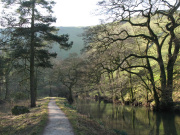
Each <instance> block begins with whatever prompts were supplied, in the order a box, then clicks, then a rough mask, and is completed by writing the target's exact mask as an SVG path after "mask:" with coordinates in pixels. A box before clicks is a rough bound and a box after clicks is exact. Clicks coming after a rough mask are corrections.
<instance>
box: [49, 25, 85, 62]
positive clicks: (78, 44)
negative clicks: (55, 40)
mask: <svg viewBox="0 0 180 135" xmlns="http://www.w3.org/2000/svg"><path fill="white" fill-rule="evenodd" d="M59 29H60V30H59V32H58V34H59V35H62V34H68V35H69V41H73V46H72V48H71V49H69V50H63V49H60V48H59V45H58V44H54V45H53V47H52V49H51V51H52V52H56V53H57V59H65V58H67V57H68V56H69V54H70V53H77V54H80V50H81V49H82V48H83V40H82V37H80V35H81V34H82V33H83V27H59Z"/></svg>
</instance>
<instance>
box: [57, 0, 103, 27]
mask: <svg viewBox="0 0 180 135" xmlns="http://www.w3.org/2000/svg"><path fill="white" fill-rule="evenodd" d="M54 1H55V2H56V5H55V7H54V15H55V16H56V18H57V22H56V26H92V25H97V24H100V21H99V19H100V17H99V16H97V15H95V14H96V9H97V8H98V6H97V5H96V4H97V2H98V1H99V0H54Z"/></svg>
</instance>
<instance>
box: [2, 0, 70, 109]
mask: <svg viewBox="0 0 180 135" xmlns="http://www.w3.org/2000/svg"><path fill="white" fill-rule="evenodd" d="M2 2H4V3H5V4H6V7H8V6H9V7H13V8H15V7H17V8H16V9H15V10H16V17H15V20H14V21H13V24H11V23H7V24H8V25H7V26H6V27H8V28H9V27H11V28H12V33H11V38H12V39H13V40H12V42H11V47H13V48H14V50H16V51H15V53H14V54H15V57H17V58H25V59H27V61H29V65H28V66H29V71H30V95H31V107H35V106H36V90H35V74H34V70H35V66H41V67H51V66H52V65H51V63H50V61H49V60H50V58H51V57H55V56H56V54H55V53H50V52H49V51H48V47H50V46H51V44H52V43H53V42H57V43H58V44H60V46H63V47H65V48H70V47H71V46H72V42H71V43H69V42H68V40H69V37H68V35H60V36H59V35H56V32H57V31H58V29H57V28H55V27H53V26H51V24H52V23H55V22H56V18H55V17H53V16H52V13H53V10H52V7H53V5H54V4H55V2H54V1H52V0H10V1H7V0H2Z"/></svg>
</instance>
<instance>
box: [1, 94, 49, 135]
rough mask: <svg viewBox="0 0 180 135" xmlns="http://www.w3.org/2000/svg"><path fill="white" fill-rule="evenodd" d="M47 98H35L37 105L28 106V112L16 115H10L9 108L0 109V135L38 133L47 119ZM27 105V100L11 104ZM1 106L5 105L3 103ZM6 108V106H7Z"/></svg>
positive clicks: (36, 134) (35, 134) (31, 134)
mask: <svg viewBox="0 0 180 135" xmlns="http://www.w3.org/2000/svg"><path fill="white" fill-rule="evenodd" d="M48 102H49V98H48V97H47V98H41V99H38V100H37V107H35V108H29V110H30V113H26V114H21V115H18V116H15V115H12V114H11V110H10V109H7V110H6V111H3V110H2V108H1V111H0V134H1V135H40V134H41V133H42V131H43V129H44V127H45V125H46V123H47V120H48V109H47V106H48ZM15 105H24V106H26V107H28V106H29V101H20V102H16V103H14V104H13V106H15ZM3 107H7V106H6V104H3ZM7 108H8V107H7Z"/></svg>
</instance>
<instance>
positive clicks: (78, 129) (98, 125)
mask: <svg viewBox="0 0 180 135" xmlns="http://www.w3.org/2000/svg"><path fill="white" fill-rule="evenodd" d="M56 104H57V105H58V106H59V107H60V108H61V110H62V111H63V112H64V113H65V114H66V116H67V117H68V119H69V121H70V123H71V125H72V127H73V129H74V133H75V135H116V133H115V132H113V131H112V130H109V129H107V128H106V127H105V126H104V125H103V124H102V122H101V121H96V120H93V119H91V118H90V117H89V116H88V115H82V114H80V113H78V112H77V110H76V108H75V107H73V106H71V105H69V104H68V103H67V100H66V99H65V98H56Z"/></svg>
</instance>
